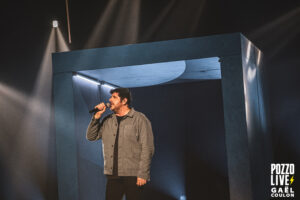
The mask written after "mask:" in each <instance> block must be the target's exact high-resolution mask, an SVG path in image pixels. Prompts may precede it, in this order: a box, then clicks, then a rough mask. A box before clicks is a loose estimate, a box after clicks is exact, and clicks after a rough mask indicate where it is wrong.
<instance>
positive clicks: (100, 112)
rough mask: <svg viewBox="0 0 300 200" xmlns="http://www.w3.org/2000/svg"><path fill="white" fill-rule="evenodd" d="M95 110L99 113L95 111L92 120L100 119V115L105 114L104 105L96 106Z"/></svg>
mask: <svg viewBox="0 0 300 200" xmlns="http://www.w3.org/2000/svg"><path fill="white" fill-rule="evenodd" d="M95 108H97V109H98V110H99V111H97V112H96V113H95V114H94V118H95V119H100V117H101V115H102V114H103V113H104V112H105V110H106V105H105V104H104V103H103V102H102V103H100V104H98V105H96V106H95Z"/></svg>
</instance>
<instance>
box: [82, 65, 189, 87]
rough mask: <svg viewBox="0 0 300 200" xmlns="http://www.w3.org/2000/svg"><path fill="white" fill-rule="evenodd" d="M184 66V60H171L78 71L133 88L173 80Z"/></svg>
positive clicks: (181, 71)
mask: <svg viewBox="0 0 300 200" xmlns="http://www.w3.org/2000/svg"><path fill="white" fill-rule="evenodd" d="M185 67H186V64H185V61H173V62H163V63H153V64H143V65H133V66H123V67H116V68H106V69H98V70H88V71H80V73H81V74H83V75H87V76H89V77H92V78H95V79H98V80H101V81H105V82H108V83H111V84H113V85H117V86H120V87H128V88H134V87H145V86H152V85H157V84H162V83H165V82H168V81H171V80H174V79H176V78H177V77H179V76H180V75H182V73H183V72H184V71H185Z"/></svg>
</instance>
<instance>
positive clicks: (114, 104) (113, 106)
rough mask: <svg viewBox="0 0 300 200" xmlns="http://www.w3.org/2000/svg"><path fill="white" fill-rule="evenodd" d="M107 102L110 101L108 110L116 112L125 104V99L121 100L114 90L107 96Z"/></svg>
mask: <svg viewBox="0 0 300 200" xmlns="http://www.w3.org/2000/svg"><path fill="white" fill-rule="evenodd" d="M109 102H110V110H112V111H114V112H117V111H119V110H120V108H121V107H122V106H124V105H125V103H126V99H123V101H121V98H120V97H119V94H118V93H117V92H114V93H112V94H111V97H110V98H109Z"/></svg>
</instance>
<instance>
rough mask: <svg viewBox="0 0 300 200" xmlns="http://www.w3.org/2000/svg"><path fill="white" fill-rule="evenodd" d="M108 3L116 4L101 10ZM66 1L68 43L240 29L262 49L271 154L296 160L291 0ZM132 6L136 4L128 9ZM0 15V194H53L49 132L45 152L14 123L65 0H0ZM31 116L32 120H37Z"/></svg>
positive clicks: (295, 20) (296, 34)
mask: <svg viewBox="0 0 300 200" xmlns="http://www.w3.org/2000/svg"><path fill="white" fill-rule="evenodd" d="M109 2H116V3H117V5H116V6H114V7H113V9H111V11H110V12H105V11H106V10H107V9H108V5H109ZM69 3H70V5H69V9H70V19H71V33H72V44H71V45H69V47H70V49H71V50H76V49H83V48H94V47H104V46H112V45H122V44H132V43H140V42H151V41H161V40H170V39H179V38H186V37H196V36H205V35H213V34H222V33H232V32H242V33H243V34H244V35H245V36H246V37H247V38H248V39H250V40H251V41H252V42H253V43H254V44H255V45H256V46H257V47H258V48H259V49H261V50H262V52H263V53H264V63H265V66H264V67H265V69H266V74H267V86H268V87H267V88H268V89H267V90H266V91H265V92H266V93H267V95H268V97H269V98H268V106H269V109H270V117H271V133H272V146H273V156H274V158H273V160H274V162H283V163H290V162H292V163H295V164H296V166H298V165H297V163H299V160H300V157H299V154H300V147H299V139H300V137H299V131H300V125H299V122H300V115H299V114H300V104H299V102H300V93H299V84H300V76H299V75H300V73H299V72H300V70H299V67H300V58H299V55H300V53H299V52H300V48H299V46H300V2H299V1H297V0H286V1H271V0H270V1H268V0H263V1H250V0H240V1H233V0H232V1H229V0H227V1H226V0H206V1H203V0H202V1H201V0H199V1H196V0H195V1H192V0H190V1H183V0H181V1H180V0H168V1H167V0H161V1H153V0H148V1H147V0H141V1H138V0H131V1H129V0H127V1H126V0H124V1H121V0H119V1H117V0H115V1H96V0H86V1H78V0H71V1H70V2H69ZM134 5H138V6H134ZM133 7H134V8H135V9H136V7H137V8H139V9H138V12H137V14H136V15H134V12H135V10H134V9H132V8H133ZM0 15H1V18H0V21H1V24H0V27H1V40H0V44H1V55H0V56H1V57H0V66H1V67H0V88H1V90H0V92H1V93H0V108H1V113H0V117H1V118H0V137H1V138H0V177H1V179H0V183H1V187H0V197H1V196H3V197H5V198H4V199H18V198H17V197H20V196H22V197H23V198H24V199H35V198H34V197H33V196H32V194H36V195H37V196H36V198H38V197H40V198H44V199H55V198H56V197H57V182H56V181H57V180H56V169H55V165H56V163H55V137H54V135H53V131H48V132H49V135H47V138H48V139H47V141H48V143H47V147H45V148H47V151H46V153H45V154H46V155H47V156H46V158H45V157H43V156H42V155H44V154H42V153H41V154H38V155H36V154H35V153H36V152H39V151H41V150H40V149H38V148H36V149H33V148H32V146H33V145H32V144H40V143H41V142H40V141H41V140H43V138H45V137H43V135H42V134H40V135H39V137H36V135H30V137H26V138H25V139H24V137H25V136H29V135H25V134H23V132H22V128H21V127H20V124H21V123H22V121H23V120H24V119H25V118H26V110H27V105H29V103H30V101H31V99H30V97H31V96H32V95H33V92H34V88H35V86H36V85H35V84H36V80H37V77H38V72H39V70H40V66H41V63H42V59H43V55H44V52H45V49H46V45H47V41H48V38H49V34H50V31H51V22H52V20H53V19H58V20H59V22H60V29H61V31H62V32H63V34H64V36H65V38H66V39H67V23H66V14H65V1H63V0H60V1H58V0H53V1H19V2H14V1H5V2H1V7H0ZM107 16H109V17H107ZM131 16H133V17H131ZM104 18H105V19H106V20H104ZM137 19H138V20H137ZM98 20H100V21H101V20H102V26H101V28H100V33H101V38H100V39H98V40H97V41H95V42H93V43H92V44H90V45H89V46H87V43H88V41H89V38H90V37H91V35H92V32H93V30H94V28H95V27H96V26H97V22H98ZM133 30H134V32H133ZM49 76H51V74H49ZM3 88H5V89H3ZM8 94H17V95H16V96H17V97H16V99H15V100H16V101H14V102H12V101H10V99H9V98H8V96H7V95H8ZM21 97H22V98H21ZM8 101H10V102H8ZM8 103H9V105H10V106H12V110H11V109H10V107H9V106H7V105H8ZM206 111H207V110H203V112H206ZM36 123H37V124H39V122H38V119H37V122H36ZM46 132H47V131H46ZM48 132H47V133H48ZM20 138H22V139H23V140H20ZM36 146H38V145H36ZM32 152H34V153H32ZM20 160H22V162H20ZM45 166H47V167H45ZM25 169H26V170H25ZM297 169H298V168H296V175H297ZM20 174H21V175H20ZM25 174H26V175H25ZM20 177H21V178H20ZM29 180H30V181H29ZM295 184H297V177H296V178H295ZM16 185H18V186H16ZM16 188H17V189H16ZM22 188H23V189H22ZM22 190H26V191H30V192H22ZM16 191H17V192H16ZM16 193H20V194H19V195H17V194H16Z"/></svg>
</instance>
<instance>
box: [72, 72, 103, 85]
mask: <svg viewBox="0 0 300 200" xmlns="http://www.w3.org/2000/svg"><path fill="white" fill-rule="evenodd" d="M75 76H76V77H78V78H80V79H83V80H85V81H87V82H90V83H93V84H96V85H100V83H99V82H98V81H96V80H93V79H90V78H87V77H85V76H82V75H79V74H76V75H75Z"/></svg>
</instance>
